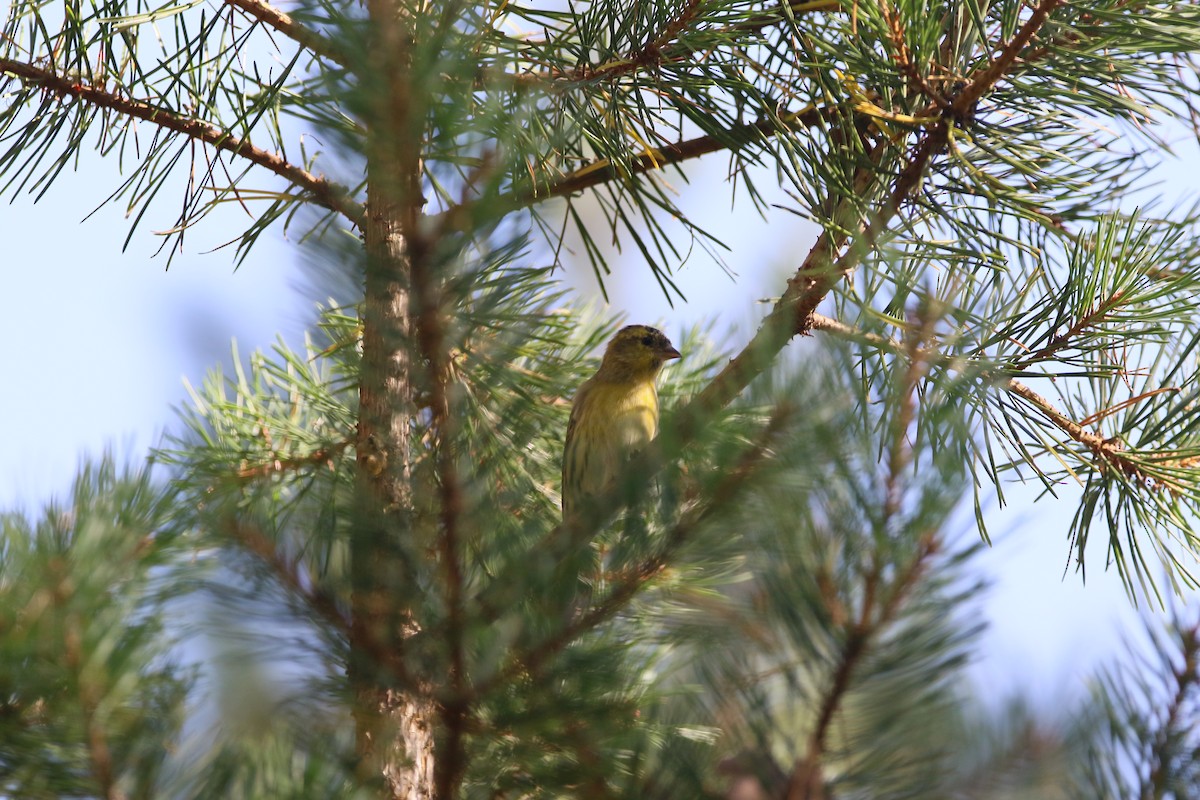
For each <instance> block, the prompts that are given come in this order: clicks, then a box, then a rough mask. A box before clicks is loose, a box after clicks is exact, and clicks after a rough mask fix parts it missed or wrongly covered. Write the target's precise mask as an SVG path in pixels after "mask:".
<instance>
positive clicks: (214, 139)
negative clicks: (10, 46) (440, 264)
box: [0, 58, 365, 228]
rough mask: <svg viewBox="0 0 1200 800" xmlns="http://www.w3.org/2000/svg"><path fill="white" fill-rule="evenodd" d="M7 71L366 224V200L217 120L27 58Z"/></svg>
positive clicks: (2, 67) (1, 63)
mask: <svg viewBox="0 0 1200 800" xmlns="http://www.w3.org/2000/svg"><path fill="white" fill-rule="evenodd" d="M4 73H7V74H9V75H13V76H15V77H17V78H18V79H20V80H21V81H22V82H23V83H24V84H26V85H27V86H36V87H39V88H41V89H45V90H47V91H50V92H52V93H54V94H56V95H58V96H60V97H76V98H78V99H80V100H82V101H84V102H86V103H90V104H91V105H94V106H96V107H98V108H107V109H112V110H113V111H116V112H117V113H118V114H122V115H124V116H126V117H130V118H132V119H140V120H145V121H147V122H150V123H152V124H154V125H157V126H158V127H160V128H162V129H163V130H167V131H171V132H173V133H179V134H182V135H184V136H186V137H188V138H190V139H193V140H195V141H198V142H203V143H204V144H207V145H209V146H211V147H214V148H216V149H218V150H224V151H225V152H228V153H232V154H233V155H236V156H241V157H242V158H244V159H246V160H248V161H250V162H251V163H253V164H256V165H258V166H260V167H263V168H265V169H267V170H269V171H271V172H273V173H274V174H276V175H278V176H280V177H282V178H284V179H286V180H287V181H288V182H289V183H291V184H293V185H294V186H296V187H298V188H300V189H302V190H304V191H305V192H307V193H308V194H309V195H310V196H311V197H312V198H313V201H314V202H315V203H317V204H318V205H320V206H323V207H324V208H328V209H329V210H330V211H334V212H337V213H339V214H341V215H342V216H344V217H345V218H346V219H347V220H349V221H350V222H351V223H352V224H354V225H355V226H357V227H360V228H361V227H362V225H363V222H364V220H365V210H364V208H363V206H362V204H361V203H358V202H356V201H355V200H353V199H352V198H351V197H350V195H349V193H348V192H347V190H346V189H345V187H342V186H339V185H338V184H336V183H334V182H332V181H330V180H327V179H326V178H322V177H319V176H317V175H313V174H312V173H311V172H309V171H307V170H305V169H304V168H302V167H299V166H296V165H295V164H292V163H290V162H289V161H287V160H286V159H284V158H283V157H282V156H280V155H278V154H276V153H269V152H267V151H266V150H263V149H262V148H259V147H256V146H255V145H254V144H252V143H251V142H250V141H249V140H248V139H242V138H239V137H237V136H234V135H233V134H232V133H230V132H229V131H227V130H224V129H223V128H219V127H217V126H216V125H213V124H212V123H209V122H205V121H204V120H200V119H195V118H193V117H187V116H184V115H182V114H179V113H177V112H175V111H171V110H169V109H165V108H161V107H159V106H154V105H151V104H150V103H147V102H144V101H142V100H135V99H132V98H128V97H121V96H120V95H117V94H114V93H112V92H110V91H108V90H107V89H104V88H102V87H99V86H95V85H92V84H88V83H82V82H81V81H78V80H75V79H73V78H71V77H67V76H64V75H60V74H58V73H56V72H54V71H52V70H49V69H45V68H43V67H39V66H36V65H34V64H30V63H27V62H24V61H16V60H14V59H10V58H0V74H4Z"/></svg>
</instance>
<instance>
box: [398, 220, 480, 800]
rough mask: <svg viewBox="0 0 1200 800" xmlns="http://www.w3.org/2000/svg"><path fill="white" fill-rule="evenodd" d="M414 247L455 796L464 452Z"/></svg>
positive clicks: (436, 310) (425, 257)
mask: <svg viewBox="0 0 1200 800" xmlns="http://www.w3.org/2000/svg"><path fill="white" fill-rule="evenodd" d="M405 239H406V241H407V243H408V247H409V257H410V261H409V265H410V266H409V273H410V275H411V276H412V291H413V300H414V306H415V309H414V312H415V313H414V316H415V323H416V333H417V337H416V338H417V347H418V348H419V352H420V356H421V358H422V360H423V361H424V363H425V364H426V365H428V370H427V372H428V378H429V391H428V397H429V408H430V412H431V426H430V427H431V430H432V433H433V437H434V442H433V450H434V462H435V469H436V471H437V493H438V517H439V519H438V522H439V531H438V537H437V541H438V545H437V549H438V554H439V560H440V562H441V567H442V570H443V572H444V576H445V577H444V581H445V585H444V587H443V588H444V590H445V593H446V624H445V636H446V640H447V642H448V643H449V649H450V674H449V676H448V679H449V685H450V690H449V693H448V694H446V695H445V696H444V698H443V700H442V702H441V703H440V705H439V708H438V713H439V715H440V716H441V718H442V721H443V723H444V724H445V733H444V735H445V744H444V747H443V748H442V749H441V750H440V752H439V753H438V758H437V761H436V763H435V765H434V775H435V786H436V788H437V796H438V797H453V796H455V795H456V794H457V793H458V785H459V783H460V782H461V780H462V773H463V771H464V770H465V769H466V753H465V752H464V745H463V742H464V737H465V735H466V725H467V714H468V709H469V703H468V701H467V697H466V696H467V688H466V687H467V684H468V677H467V674H466V670H467V665H466V656H465V642H464V635H465V618H466V614H465V609H464V604H463V587H464V582H465V581H464V578H463V568H462V565H461V564H460V563H459V559H460V558H461V555H462V543H461V541H460V538H461V536H460V534H461V532H460V530H459V528H460V523H461V520H462V516H463V505H464V500H463V493H462V483H461V481H460V480H459V475H458V456H459V453H458V452H457V437H456V433H455V432H456V429H457V426H456V425H455V416H454V414H453V413H452V411H451V408H450V380H451V360H450V355H449V348H448V346H447V344H446V330H445V325H444V324H443V316H442V302H441V291H440V286H439V281H438V280H437V278H436V276H434V275H432V274H430V273H431V262H430V259H431V254H430V252H429V248H428V242H426V241H424V239H422V238H420V236H419V232H418V231H417V230H415V229H414V230H410V231H407V232H406V236H405Z"/></svg>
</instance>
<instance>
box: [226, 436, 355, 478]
mask: <svg viewBox="0 0 1200 800" xmlns="http://www.w3.org/2000/svg"><path fill="white" fill-rule="evenodd" d="M352 444H353V442H352V441H350V440H346V441H344V442H335V443H334V444H331V445H329V446H328V447H321V448H319V449H317V450H314V451H313V452H311V453H309V454H308V455H303V456H292V457H291V458H278V457H276V458H274V459H273V460H271V461H269V462H266V463H262V464H244V465H243V466H241V467H239V468H238V470H237V471H236V472H234V473H233V476H234V478H236V479H237V480H238V481H239V482H242V483H248V482H250V481H253V480H256V479H258V478H266V477H269V476H272V475H279V474H282V473H284V472H291V471H294V470H301V469H304V468H306V467H319V466H324V465H326V464H332V462H333V460H334V459H335V458H336V457H337V456H339V455H341V454H342V452H343V451H345V449H346V448H347V447H349V446H350V445H352Z"/></svg>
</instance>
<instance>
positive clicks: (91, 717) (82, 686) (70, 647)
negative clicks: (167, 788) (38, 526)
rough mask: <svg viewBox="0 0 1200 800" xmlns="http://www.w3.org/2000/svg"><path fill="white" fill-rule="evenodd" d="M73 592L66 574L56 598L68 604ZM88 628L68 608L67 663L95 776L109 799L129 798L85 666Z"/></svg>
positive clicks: (92, 678)
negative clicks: (115, 768) (120, 785)
mask: <svg viewBox="0 0 1200 800" xmlns="http://www.w3.org/2000/svg"><path fill="white" fill-rule="evenodd" d="M72 592H73V589H72V587H71V582H70V581H69V579H67V578H66V576H62V580H60V581H59V582H58V585H57V586H56V587H55V591H54V598H55V601H56V602H58V603H60V604H64V605H65V604H66V603H67V601H69V599H70V595H71V593H72ZM83 646H84V631H83V623H82V621H81V620H80V618H79V614H78V612H76V611H74V610H70V609H66V613H65V620H64V624H63V655H64V656H65V658H66V662H67V666H68V667H70V669H71V670H72V672H73V673H74V677H75V682H76V683H77V684H78V688H79V710H80V714H81V715H82V717H83V729H84V735H85V737H86V738H87V752H88V761H89V764H90V766H91V772H92V776H93V777H94V778H95V780H96V783H98V784H99V785H100V791H101V793H102V795H103V797H104V798H105V800H125V796H124V794H123V793H122V792H121V791H120V789H118V788H117V779H116V776H115V775H114V774H113V759H112V750H111V748H110V747H109V745H108V735H107V733H106V732H105V729H104V726H103V724H101V722H100V721H99V720H98V719H97V718H96V711H97V708H98V707H99V705H100V701H101V698H100V697H98V696H97V692H96V686H95V680H96V675H95V674H94V672H93V671H92V670H90V669H87V668H85V663H86V656H85V654H84V652H83Z"/></svg>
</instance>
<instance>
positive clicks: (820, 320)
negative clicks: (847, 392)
mask: <svg viewBox="0 0 1200 800" xmlns="http://www.w3.org/2000/svg"><path fill="white" fill-rule="evenodd" d="M812 329H813V330H820V331H825V332H827V333H831V334H833V335H835V336H838V337H839V338H843V339H849V340H852V341H856V342H859V343H860V344H867V345H870V346H872V347H874V348H876V349H880V350H887V351H889V352H892V353H895V354H896V355H904V354H905V353H904V346H903V345H902V344H901V343H900V342H897V341H895V340H892V339H887V338H884V337H883V336H880V335H878V334H875V333H868V332H865V331H860V330H858V329H856V328H854V327H852V326H850V325H846V324H845V323H843V322H839V321H838V320H835V319H831V318H830V317H826V316H824V315H821V314H814V315H813V320H812ZM931 363H938V364H940V365H943V366H946V367H949V368H951V369H956V370H958V371H962V370H963V367H964V364H962V362H961V359H958V360H956V359H952V358H949V357H945V356H942V357H939V358H937V359H934V360H933V361H932V362H931ZM968 363H977V362H968ZM996 377H999V376H997V375H996V373H995V372H994V371H993V370H985V371H983V372H982V373H981V374H980V378H981V379H984V380H988V379H994V378H996ZM997 386H998V388H1000V389H1003V390H1004V391H1006V392H1008V393H1010V394H1013V395H1016V396H1017V397H1020V398H1021V399H1022V400H1024V401H1025V402H1027V403H1029V404H1030V405H1032V406H1033V407H1034V408H1036V409H1037V410H1038V411H1039V412H1040V413H1041V414H1042V416H1044V417H1045V418H1046V419H1047V420H1049V421H1050V422H1051V423H1052V424H1053V425H1054V426H1055V427H1056V428H1058V429H1059V430H1061V431H1062V432H1063V433H1065V434H1067V436H1069V437H1070V438H1071V439H1072V440H1074V441H1076V442H1078V443H1079V444H1082V445H1084V446H1085V447H1087V448H1088V449H1089V450H1091V451H1092V453H1093V454H1095V456H1096V457H1097V459H1099V460H1101V461H1102V462H1104V463H1106V464H1110V465H1112V466H1113V467H1115V468H1116V469H1118V470H1120V471H1121V472H1122V473H1124V474H1125V475H1129V476H1132V477H1139V478H1147V477H1148V476H1146V475H1143V474H1142V470H1141V467H1140V466H1139V465H1138V464H1137V463H1136V462H1135V461H1133V460H1132V459H1130V458H1129V457H1128V456H1126V455H1125V454H1124V445H1122V444H1121V442H1120V440H1117V439H1105V438H1104V437H1103V436H1101V435H1100V434H1098V433H1093V432H1091V431H1089V430H1087V429H1086V428H1084V427H1083V426H1082V425H1081V424H1079V423H1078V422H1076V421H1074V420H1073V419H1071V418H1070V417H1068V416H1067V415H1066V414H1064V413H1063V412H1061V411H1059V410H1058V408H1056V407H1055V406H1054V404H1053V403H1051V402H1050V401H1049V400H1047V399H1046V398H1044V397H1042V396H1041V395H1040V394H1038V393H1037V392H1035V391H1033V389H1031V388H1029V387H1028V386H1026V385H1025V384H1023V383H1021V382H1020V381H1018V380H1017V379H1016V378H1008V379H1007V380H1004V381H1001V382H1000V383H998V384H997Z"/></svg>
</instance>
